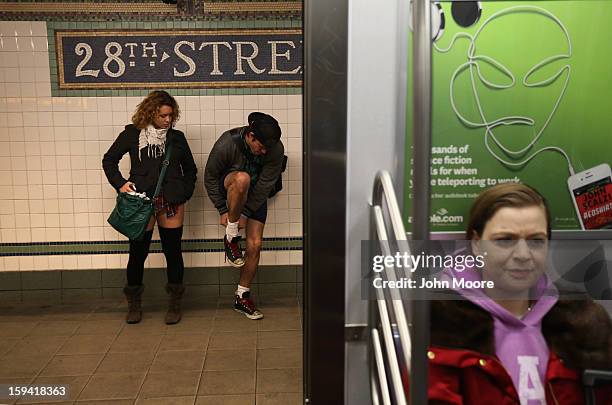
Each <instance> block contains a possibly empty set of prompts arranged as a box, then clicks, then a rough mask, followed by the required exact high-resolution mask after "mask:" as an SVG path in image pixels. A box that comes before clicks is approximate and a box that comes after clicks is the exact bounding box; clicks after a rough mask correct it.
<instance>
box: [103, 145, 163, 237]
mask: <svg viewBox="0 0 612 405" xmlns="http://www.w3.org/2000/svg"><path fill="white" fill-rule="evenodd" d="M171 153H172V143H169V144H168V149H166V154H165V155H164V161H163V162H162V169H161V172H160V173H159V179H158V180H157V186H156V187H155V194H154V195H153V198H152V199H151V198H147V197H144V198H143V197H140V196H138V195H134V194H129V193H119V194H118V195H117V204H116V205H115V209H113V212H111V214H110V216H109V217H108V220H107V221H108V223H109V224H110V225H111V226H112V227H113V228H115V230H117V231H118V232H119V233H120V234H122V235H125V236H127V237H128V238H129V239H130V240H141V239H142V237H143V236H144V233H145V231H146V230H147V225H148V224H149V220H150V219H151V215H153V212H154V211H155V204H154V203H153V200H154V199H155V198H156V197H157V196H159V193H160V192H161V185H162V182H163V181H164V177H165V176H166V170H167V169H168V165H169V164H170V154H171Z"/></svg>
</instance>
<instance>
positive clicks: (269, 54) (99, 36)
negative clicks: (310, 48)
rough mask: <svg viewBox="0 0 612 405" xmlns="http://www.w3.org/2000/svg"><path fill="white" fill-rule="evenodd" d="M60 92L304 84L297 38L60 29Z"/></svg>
mask: <svg viewBox="0 0 612 405" xmlns="http://www.w3.org/2000/svg"><path fill="white" fill-rule="evenodd" d="M55 37H56V52H57V62H58V82H59V88H60V89H64V90H71V89H130V88H163V87H172V88H180V87H183V88H224V87H227V88H232V87H299V86H301V85H302V48H303V46H302V45H303V42H302V31H301V30H299V29H279V30H273V29H265V30H254V29H249V30H156V31H149V30H147V31H138V30H122V31H119V30H115V31H114V30H87V31H68V30H58V31H56V33H55Z"/></svg>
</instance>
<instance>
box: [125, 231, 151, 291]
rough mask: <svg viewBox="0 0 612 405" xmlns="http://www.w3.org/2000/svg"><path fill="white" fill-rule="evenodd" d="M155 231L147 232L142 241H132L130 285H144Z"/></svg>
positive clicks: (129, 270)
mask: <svg viewBox="0 0 612 405" xmlns="http://www.w3.org/2000/svg"><path fill="white" fill-rule="evenodd" d="M151 238H153V231H146V232H145V233H144V236H143V238H142V240H140V241H135V240H130V258H129V260H128V265H127V282H128V285H131V286H135V285H141V284H142V278H143V275H144V264H145V260H147V256H148V255H149V247H150V246H151Z"/></svg>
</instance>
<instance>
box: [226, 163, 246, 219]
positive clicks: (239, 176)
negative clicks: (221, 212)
mask: <svg viewBox="0 0 612 405" xmlns="http://www.w3.org/2000/svg"><path fill="white" fill-rule="evenodd" d="M250 185H251V176H249V175H248V173H247V172H231V173H230V174H228V175H227V176H225V180H224V181H223V186H224V187H225V189H226V190H227V208H228V212H227V220H228V222H230V223H231V222H238V220H239V219H240V213H241V212H242V209H243V208H244V204H245V203H246V200H247V196H248V194H249V187H250Z"/></svg>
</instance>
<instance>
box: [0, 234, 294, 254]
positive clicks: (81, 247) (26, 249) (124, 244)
mask: <svg viewBox="0 0 612 405" xmlns="http://www.w3.org/2000/svg"><path fill="white" fill-rule="evenodd" d="M182 247H183V252H185V253H190V252H223V239H184V240H183V241H182ZM262 250H264V251H278V250H302V238H301V237H290V238H281V237H277V238H265V239H264V241H263V248H262ZM128 252H129V242H128V241H127V240H126V241H92V242H85V241H77V242H34V243H0V257H2V256H54V255H87V254H96V255H100V254H123V253H128ZM161 252H162V249H161V242H160V241H159V240H154V241H153V242H152V244H151V253H161Z"/></svg>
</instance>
